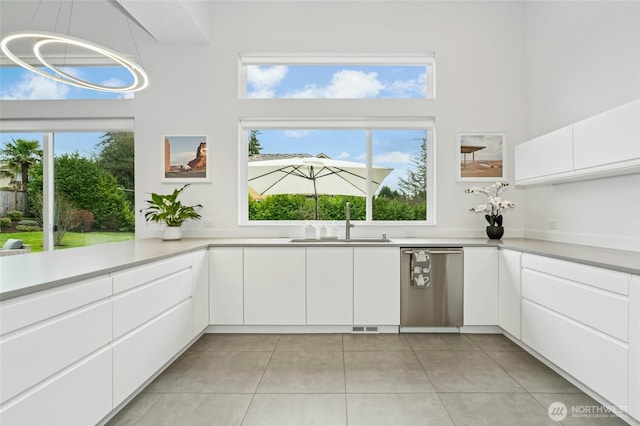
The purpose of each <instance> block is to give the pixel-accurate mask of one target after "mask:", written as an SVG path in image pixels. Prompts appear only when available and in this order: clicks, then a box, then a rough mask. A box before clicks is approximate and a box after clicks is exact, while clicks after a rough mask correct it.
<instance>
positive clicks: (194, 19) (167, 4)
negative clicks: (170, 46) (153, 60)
mask: <svg viewBox="0 0 640 426" xmlns="http://www.w3.org/2000/svg"><path fill="white" fill-rule="evenodd" d="M116 1H117V2H118V3H119V4H120V5H121V6H122V7H123V8H124V9H125V10H126V11H127V12H128V13H129V14H131V16H132V17H133V18H134V19H135V20H136V21H138V23H139V24H140V25H141V26H142V27H143V28H144V29H145V30H147V31H148V32H149V34H151V35H152V36H153V37H154V38H155V39H156V40H158V41H159V42H161V43H209V42H210V41H211V40H210V37H209V34H210V33H211V28H210V26H211V19H210V16H211V2H209V1H198V0H116Z"/></svg>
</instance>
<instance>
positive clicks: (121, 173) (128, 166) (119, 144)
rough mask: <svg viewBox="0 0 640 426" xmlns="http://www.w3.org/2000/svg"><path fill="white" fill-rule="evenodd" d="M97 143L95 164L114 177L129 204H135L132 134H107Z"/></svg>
mask: <svg viewBox="0 0 640 426" xmlns="http://www.w3.org/2000/svg"><path fill="white" fill-rule="evenodd" d="M100 139H101V141H100V142H99V143H98V146H100V152H98V153H97V155H96V162H97V164H98V165H99V166H100V167H102V168H103V169H105V170H107V171H108V172H110V173H111V174H112V175H113V176H115V178H116V180H117V181H118V185H120V186H121V187H122V188H123V189H124V191H125V195H126V196H127V199H128V200H129V202H130V203H131V204H132V205H133V203H134V202H135V193H134V188H135V159H134V151H135V145H134V139H133V133H132V132H107V133H105V134H104V135H103V136H101V138H100Z"/></svg>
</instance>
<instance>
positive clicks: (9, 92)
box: [0, 66, 133, 100]
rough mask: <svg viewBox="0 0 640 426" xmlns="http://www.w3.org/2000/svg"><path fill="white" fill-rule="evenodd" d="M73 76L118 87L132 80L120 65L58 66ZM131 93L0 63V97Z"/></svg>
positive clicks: (97, 96) (113, 96)
mask: <svg viewBox="0 0 640 426" xmlns="http://www.w3.org/2000/svg"><path fill="white" fill-rule="evenodd" d="M61 70H63V71H64V72H66V73H69V74H71V75H73V76H75V77H76V78H80V79H82V80H85V81H89V82H92V83H99V84H102V85H106V86H114V87H120V86H123V85H124V84H130V83H131V82H132V81H133V80H132V78H131V76H130V75H129V72H128V71H126V70H125V69H124V68H121V67H106V66H105V67H81V68H71V67H66V68H61ZM131 96H132V94H124V93H112V92H97V91H95V90H88V89H82V88H79V87H75V86H70V85H68V84H63V83H59V82H57V81H55V80H51V79H49V78H46V77H44V76H41V75H39V74H36V73H33V72H31V71H27V70H25V69H23V68H21V67H17V66H15V67H8V66H7V67H5V66H3V67H0V99H3V100H10V99H123V98H127V97H131Z"/></svg>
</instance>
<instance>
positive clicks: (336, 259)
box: [307, 247, 353, 325]
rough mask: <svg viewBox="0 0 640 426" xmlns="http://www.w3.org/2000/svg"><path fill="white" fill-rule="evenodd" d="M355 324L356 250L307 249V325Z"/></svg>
mask: <svg viewBox="0 0 640 426" xmlns="http://www.w3.org/2000/svg"><path fill="white" fill-rule="evenodd" d="M352 323H353V248H351V247H331V248H326V247H325V248H319V247H309V248H307V324H316V325H351V324H352Z"/></svg>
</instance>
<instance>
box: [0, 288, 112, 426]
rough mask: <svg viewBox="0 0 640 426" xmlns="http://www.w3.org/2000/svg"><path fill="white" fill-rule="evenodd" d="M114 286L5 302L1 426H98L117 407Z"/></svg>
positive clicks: (0, 342) (0, 341)
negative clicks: (111, 298) (113, 383)
mask: <svg viewBox="0 0 640 426" xmlns="http://www.w3.org/2000/svg"><path fill="white" fill-rule="evenodd" d="M110 293H111V278H110V277H108V276H105V277H100V278H95V279H91V280H86V281H81V282H78V283H75V284H69V285H68V286H64V287H62V288H55V289H51V290H45V291H43V292H39V293H35V294H31V295H27V296H23V297H17V298H14V299H9V300H6V301H2V302H0V318H1V319H2V322H1V324H0V330H1V334H2V337H1V338H0V371H1V373H0V424H2V425H3V426H12V425H16V426H23V425H52V426H57V425H61V426H67V425H87V424H95V423H97V422H98V421H99V420H100V419H102V418H103V417H104V416H105V415H107V414H108V413H109V411H111V409H112V405H111V373H112V370H111V351H110V349H109V343H110V342H111V334H112V332H111V327H112V325H111V323H112V315H111V304H110V302H109V295H110Z"/></svg>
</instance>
